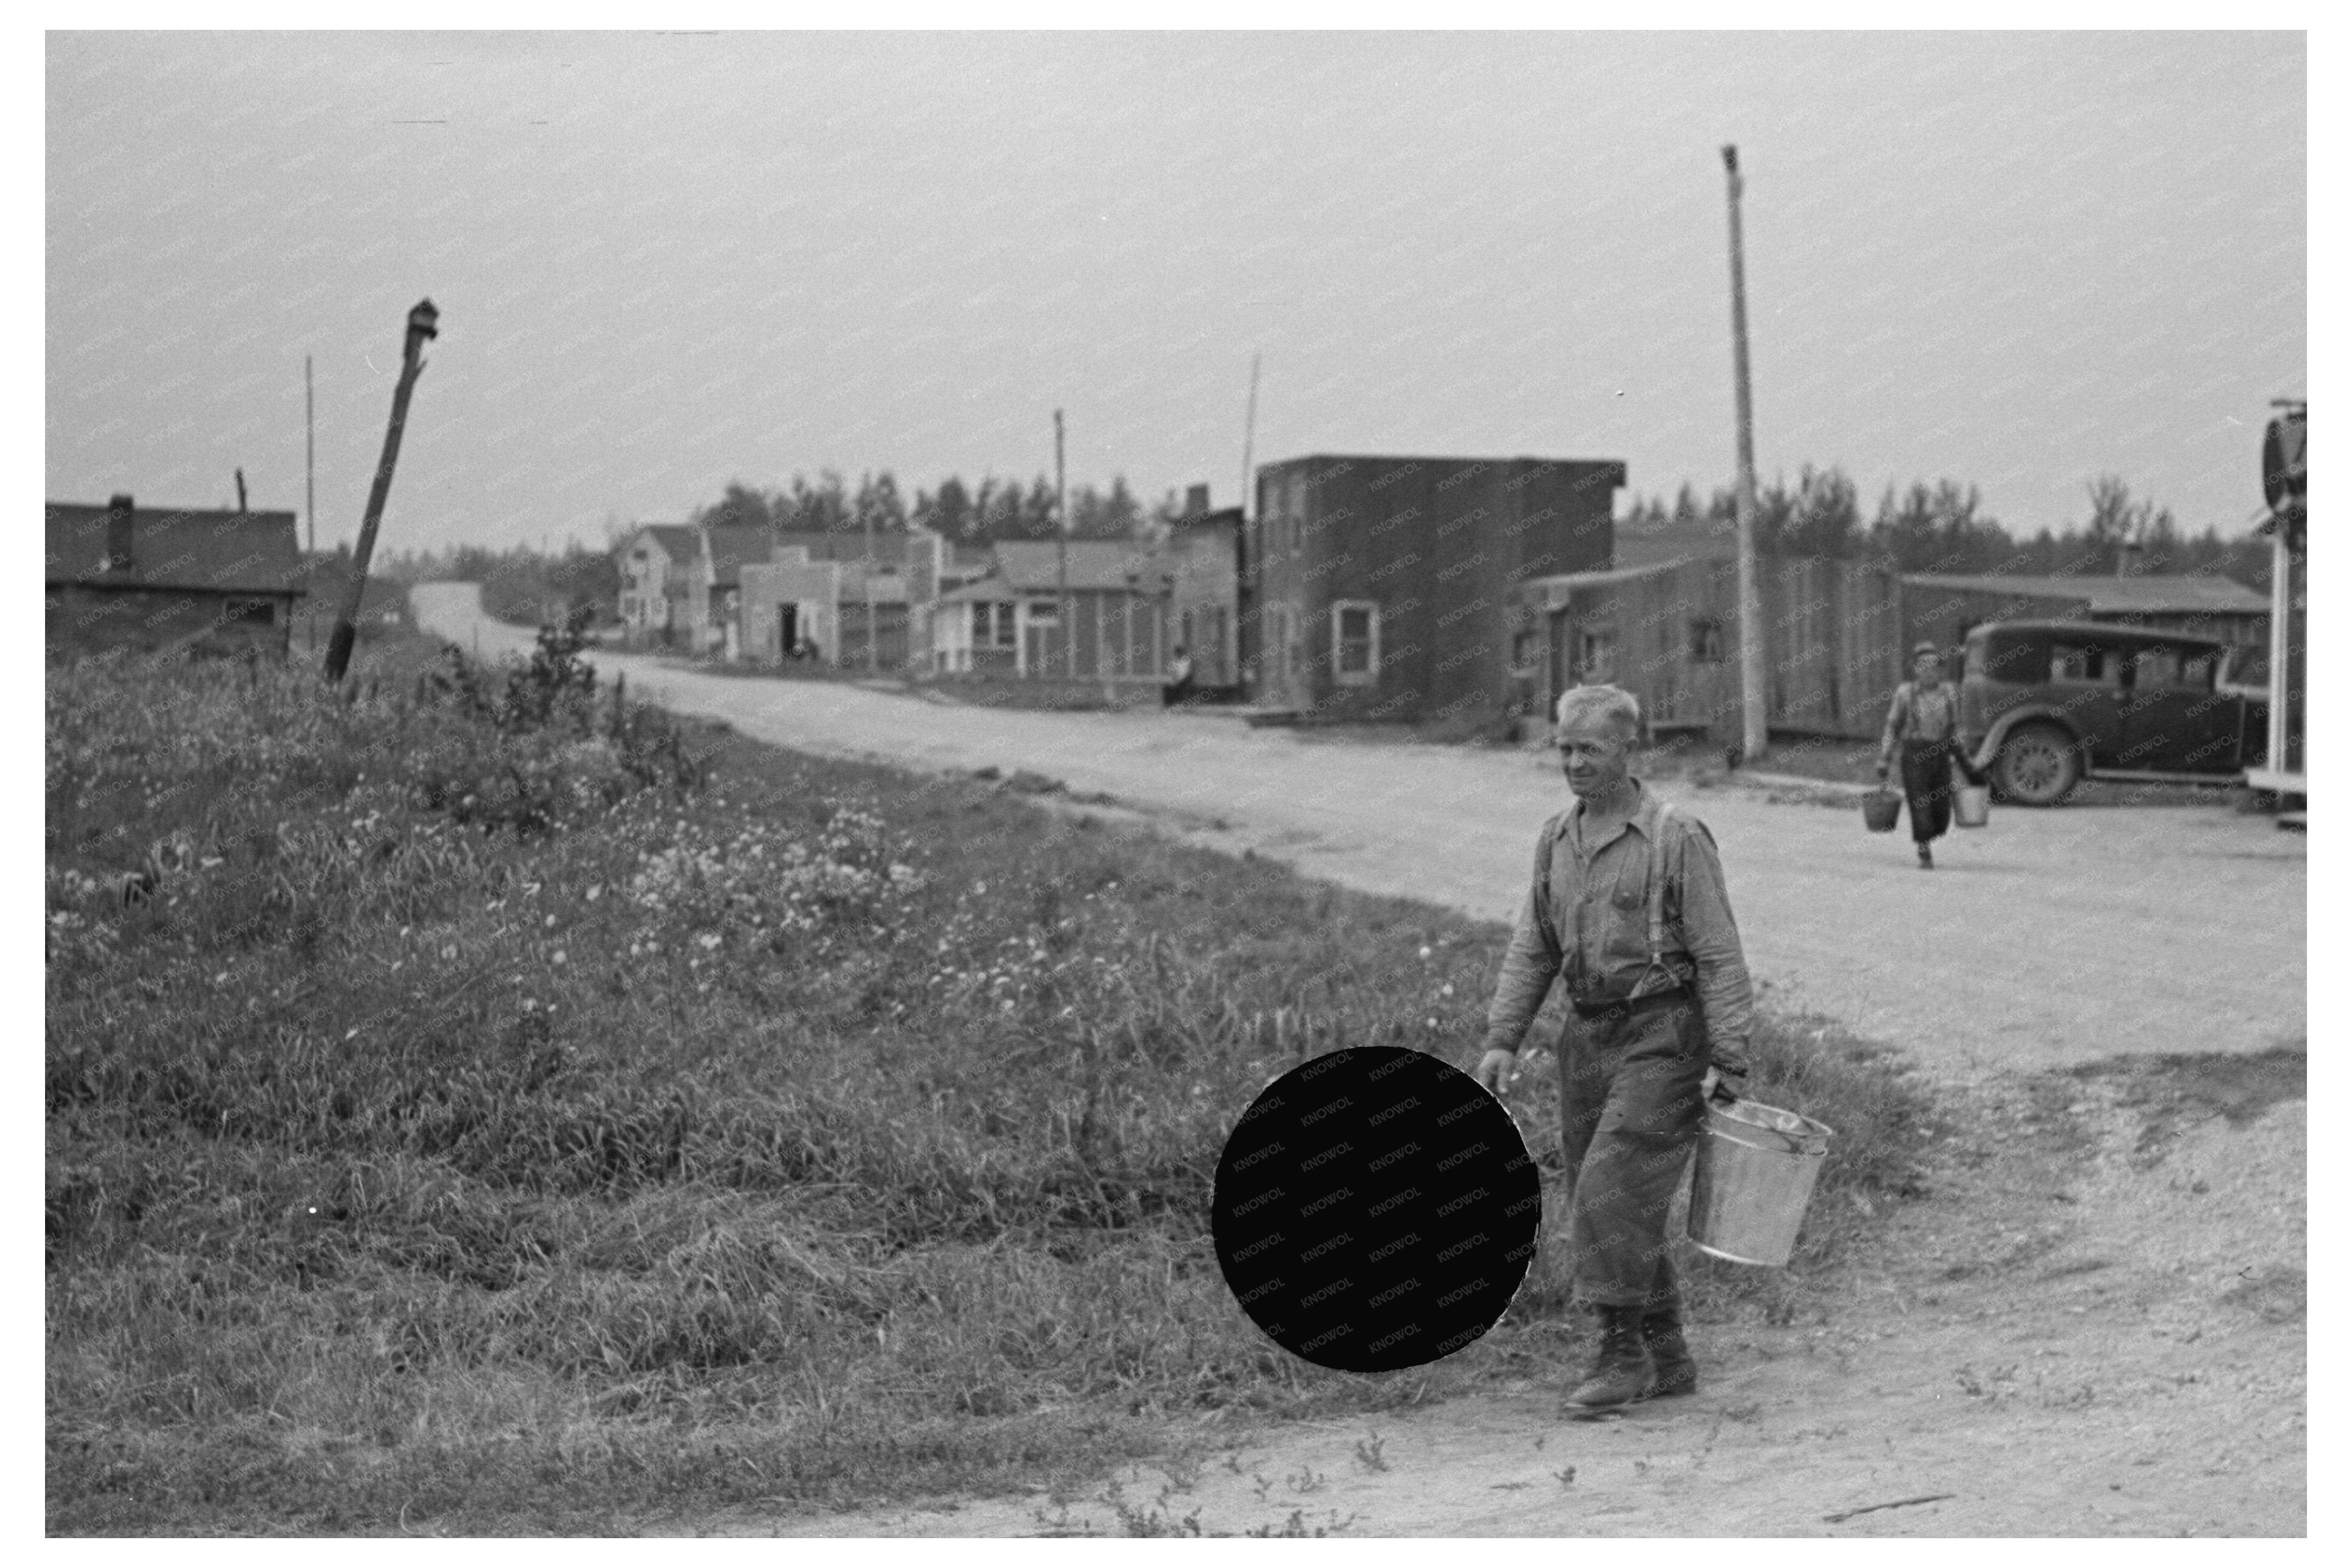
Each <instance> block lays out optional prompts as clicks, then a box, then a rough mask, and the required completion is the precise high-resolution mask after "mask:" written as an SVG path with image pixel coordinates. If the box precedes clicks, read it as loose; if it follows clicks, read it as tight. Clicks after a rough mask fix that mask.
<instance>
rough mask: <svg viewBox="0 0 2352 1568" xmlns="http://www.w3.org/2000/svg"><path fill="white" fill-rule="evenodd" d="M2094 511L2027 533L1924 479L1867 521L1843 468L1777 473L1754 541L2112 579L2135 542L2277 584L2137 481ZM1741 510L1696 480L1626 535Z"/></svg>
mask: <svg viewBox="0 0 2352 1568" xmlns="http://www.w3.org/2000/svg"><path fill="white" fill-rule="evenodd" d="M2084 489H2085V490H2086V491H2087V506H2086V510H2085V515H2084V518H2083V519H2082V520H2081V521H2078V522H2069V523H2068V524H2067V525H2066V529H2065V531H2063V533H2053V531H2051V530H2049V529H2047V528H2044V529H2042V531H2040V532H2038V533H2036V534H2035V535H2034V536H2033V537H2032V538H2031V539H2021V538H2019V537H2017V536H2016V535H2014V534H2012V533H2011V531H2009V530H2008V529H2006V528H2004V527H2002V526H2001V524H2000V521H1999V520H1998V519H1996V518H1995V517H1993V516H1992V514H1991V513H1990V512H1989V511H1987V510H1985V508H1984V503H1983V500H1982V498H1981V497H1979V494H1978V492H1977V487H1976V486H1974V485H1963V484H1961V483H1959V482H1958V480H1955V479H1938V480H1937V481H1936V482H1935V483H1934V484H1933V485H1929V484H1927V483H1924V482H1918V481H1915V482H1913V483H1912V484H1911V485H1910V486H1909V487H1908V488H1907V489H1901V490H1897V489H1895V487H1894V486H1892V485H1889V486H1888V487H1887V488H1886V490H1885V494H1883V495H1882V496H1880V498H1879V501H1878V511H1877V515H1876V516H1875V517H1874V518H1872V519H1871V521H1869V522H1868V523H1867V524H1865V523H1864V521H1863V517H1862V507H1861V504H1860V501H1859V499H1858V498H1857V496H1856V494H1855V490H1854V484H1853V480H1852V479H1848V478H1847V477H1846V475H1845V474H1844V472H1843V470H1841V469H1839V468H1813V467H1812V466H1811V465H1810V464H1808V465H1807V466H1806V467H1804V468H1801V469H1800V470H1799V472H1798V475H1797V482H1796V483H1795V484H1793V485H1791V484H1789V483H1788V482H1787V481H1786V480H1785V479H1780V478H1775V479H1773V481H1772V482H1771V483H1770V484H1769V485H1759V487H1758V489H1757V495H1756V544H1757V548H1758V549H1759V551H1763V552H1769V553H1774V554H1783V555H1814V556H1827V557H1832V558H1835V559H1843V560H1875V561H1882V562H1885V563H1887V564H1888V565H1890V566H1892V567H1894V568H1895V570H1896V571H1899V572H1941V573H1950V574H1961V575H1972V574H2011V575H2020V576H2072V575H2079V574H2092V575H2106V574H2113V573H2114V571H2115V570H2116V562H2117V560H2118V559H2119V557H2120V556H2121V554H2122V552H2123V551H2124V549H2125V548H2126V546H2129V545H2137V546H2138V547H2139V549H2140V560H2139V563H2138V567H2137V569H2138V570H2139V571H2142V572H2150V573H2157V572H2161V573H2211V574H2218V575H2221V576H2224V577H2231V578H2234V579H2235V580H2237V581H2238V582H2241V583H2243V584H2246V585H2247V586H2248V587H2252V588H2257V589H2267V588H2268V587H2269V586H2270V563H2271V554H2270V544H2269V542H2268V541H2267V540H2264V539H2262V538H2259V537H2255V536H2252V535H2249V536H2246V537H2242V538H2237V539H2223V538H2222V537H2221V531H2220V530H2219V529H2216V528H2210V527H2209V528H2207V529H2206V530H2205V531H2204V532H2202V533H2195V534H2192V533H2189V532H2187V531H2184V530H2183V529H2182V528H2181V527H2180V525H2179V522H2178V521H2176V520H2175V519H2174V518H2173V515H2172V512H2171V510H2170V509H2169V508H2167V507H2162V506H2158V505H2157V504H2156V503H2155V502H2154V501H2152V500H2146V499H2142V498H2138V497H2135V496H2134V495H2133V494H2132V492H2131V487H2130V486H2129V485H2127V484H2126V483H2125V482H2124V481H2123V480H2122V479H2118V478H2116V476H2115V475H2112V474H2103V475H2101V476H2100V477H2099V478H2097V479H2093V480H2091V481H2090V483H2089V484H2088V485H2086V486H2085V487H2084ZM1733 516H1734V507H1733V500H1732V492H1731V490H1730V489H1727V488H1726V489H1717V490H1716V491H1715V492H1714V493H1713V494H1712V495H1710V496H1708V497H1707V498H1706V500H1705V501H1704V502H1702V501H1700V500H1699V499H1698V496H1697V494H1696V492H1695V491H1694V490H1693V489H1691V487H1690V486H1689V485H1687V484H1685V486H1683V488H1682V490H1681V492H1680V493H1679V494H1677V495H1676V496H1675V499H1674V502H1673V504H1672V505H1669V504H1668V503H1667V502H1666V501H1665V500H1664V499H1663V498H1661V497H1657V496H1650V497H1645V498H1637V499H1636V500H1634V502H1633V506H1632V508H1631V509H1630V510H1629V512H1628V514H1627V516H1626V519H1625V521H1623V522H1622V523H1621V524H1620V525H1619V527H1620V529H1621V531H1624V532H1629V533H1630V532H1647V531H1653V530H1656V529H1661V528H1675V529H1677V530H1681V529H1687V528H1693V527H1706V528H1721V529H1726V530H1727V529H1729V528H1730V527H1731V526H1732V521H1733Z"/></svg>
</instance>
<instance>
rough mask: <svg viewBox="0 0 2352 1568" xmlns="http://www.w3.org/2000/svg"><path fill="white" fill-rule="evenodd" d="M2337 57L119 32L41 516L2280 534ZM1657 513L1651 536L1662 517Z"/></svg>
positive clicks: (520, 537) (571, 533)
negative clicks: (1442, 472)
mask: <svg viewBox="0 0 2352 1568" xmlns="http://www.w3.org/2000/svg"><path fill="white" fill-rule="evenodd" d="M2305 60H2306V57H2305V42H2304V37H2303V36H2302V35H2301V34H2297V33H2238V34H2216V33H2201V34H2200V33H2145V34H2133V33H2099V34H2090V33H2070V34H2015V33H1970V34H1951V33H1896V34H1836V33H1807V34H1797V33H1747V34H1726V33H1674V34H1663V33H1662V34H1637V33H1601V34H1592V33H1549V34H1528V33H1477V34H1431V33H1412V34H1400V33H1387V34H1343V33H1265V34H1242V33H1193V34H1167V33H1150V34H1037V33H1024V34H1009V33H1005V34H942V33H897V34H757V35H740V34H719V35H678V36H670V35H657V34H619V35H594V36H589V35H572V34H544V33H542V34H485V33H466V34H382V33H374V34H370V33H358V34H350V33H345V34H299V33H297V34H267V35H264V34H250V33H247V34H240V33H210V34H177V35H142V34H124V33H108V34H89V33H51V34H49V35H47V45H46V82H45V99H46V121H47V124H46V132H47V135H46V142H47V145H46V155H45V174H46V180H47V183H46V192H45V199H46V207H47V258H46V259H47V270H46V282H45V289H46V298H45V303H46V316H45V328H46V334H47V344H46V348H47V353H46V372H47V374H46V416H47V425H46V437H47V439H46V465H47V474H46V482H47V493H48V496H49V497H50V499H53V500H83V501H102V500H104V499H105V498H106V497H107V496H108V495H110V494H112V493H115V492H117V491H125V490H127V491H129V492H131V493H132V494H133V495H135V496H136V497H137V498H138V500H140V502H141V504H142V505H155V506H209V505H225V504H228V503H230V502H231V501H233V500H234V497H235V481H234V479H233V474H234V472H235V470H236V469H237V468H240V467H241V468H243V469H244V471H245V474H246V477H247V483H248V486H249V493H250V500H251V504H252V505H253V506H255V507H257V508H277V509H285V510H296V511H298V512H299V511H301V510H303V505H304V480H303V468H304V439H303V432H304V391H303V362H304V358H305V356H306V355H307V356H310V358H311V359H312V360H313V361H314V363H315V384H316V430H317V458H316V474H317V539H318V542H319V543H320V545H321V546H322V547H331V545H332V544H333V543H334V542H337V541H341V540H349V539H352V538H353V537H355V536H356V534H357V531H358V526H359V521H360V516H361V512H362V507H363V505H364V502H365V500H366V494H367V489H368V483H369V480H370V479H371V477H372V475H373V468H374V464H375V461H376V458H377V455H378V453H379V451H380V450H381V447H382V445H383V432H384V422H385V418H386V415H387V414H388V412H389V409H390V405H391V400H392V390H393V385H394V380H395V377H396V375H397V372H398V368H399V361H400V343H401V335H402V326H403V322H404V319H405V316H406V313H407V310H408V308H409V307H410V306H411V305H412V304H414V303H415V301H416V300H418V299H420V298H423V297H426V296H429V297H430V298H431V299H432V300H433V301H434V303H435V304H436V306H437V307H438V308H439V309H440V311H441V323H440V325H441V335H440V338H439V339H438V341H437V342H435V343H433V344H432V345H430V346H429V347H428V349H427V351H426V355H425V359H426V369H425V374H423V376H422V377H421V379H420V380H419V382H418V384H417V386H416V391H415V402H414V405H413V407H412V409H411V412H410V416H409V420H408V425H407V429H406V432H405V436H404V443H403V446H402V448H401V452H400V459H399V468H398V470H397V474H396V477H395V479H394V484H393V488H392V494H391V502H390V505H389V507H388V508H387V510H386V512H385V517H384V522H383V534H382V537H381V540H380V542H379V546H378V548H379V549H380V550H383V551H387V552H397V551H401V550H406V549H416V548H428V547H441V546H446V545H451V544H457V543H466V542H472V543H481V544H488V545H490V546H493V547H498V548H505V547H509V546H511V545H515V544H519V543H526V542H528V543H530V544H534V545H536V544H539V543H541V542H542V541H552V542H555V543H557V544H559V545H560V544H561V543H562V542H563V541H564V540H566V539H567V538H572V539H577V540H579V541H581V542H586V543H590V544H601V543H602V542H604V539H605V537H606V532H607V530H608V528H610V527H612V526H614V525H623V524H627V523H632V522H637V521H681V520H683V519H684V518H685V517H686V516H687V515H688V513H689V512H690V511H691V510H693V509H694V508H695V507H697V506H698V505H700V504H703V503H706V502H708V501H710V500H715V499H717V497H718V496H719V493H720V490H721V489H722V488H723V487H724V486H725V485H726V484H727V483H728V482H729V481H730V480H734V479H740V480H741V481H743V482H745V483H748V484H751V485H753V486H756V487H760V488H763V489H764V488H772V487H778V486H782V485H783V484H785V483H787V482H788V481H789V480H790V479H791V477H792V476H793V474H795V473H801V474H806V475H809V476H811V477H812V478H814V476H815V475H816V474H817V473H818V472H819V471H820V470H822V469H824V468H834V469H837V470H840V471H841V472H843V473H845V475H847V476H848V478H849V480H850V482H851V484H852V485H853V486H854V485H855V484H856V480H857V479H858V477H859V475H860V474H861V473H864V472H866V471H872V470H879V469H884V468H887V469H889V470H891V471H893V472H894V473H895V474H896V476H897V477H898V482H899V485H900V488H901V489H902V491H904V492H906V493H908V495H909V496H911V494H912V492H913V490H914V489H916V488H918V487H920V488H925V489H929V488H932V487H935V486H936V485H937V483H938V482H939V480H940V479H941V478H942V477H944V476H946V475H948V474H951V473H952V474H959V475H961V476H962V477H963V478H964V479H966V480H967V481H971V480H974V479H977V478H978V477H979V476H980V475H982V473H994V474H998V475H1008V474H1010V475H1017V476H1019V477H1021V478H1022V479H1024V480H1026V479H1030V478H1033V477H1034V476H1036V475H1038V474H1040V473H1047V474H1050V473H1051V471H1052V468H1053V464H1054V441H1053V412H1054V410H1055V408H1057V407H1058V408H1062V409H1064V410H1065V411H1066V418H1067V423H1068V451H1067V460H1068V475H1069V482H1070V484H1071V485H1072V486H1073V487H1074V488H1075V487H1076V486H1078V485H1081V484H1092V485H1096V486H1098V487H1099V486H1104V485H1107V484H1108V482H1109V481H1110V479H1111V478H1112V477H1113V476H1114V475H1124V476H1125V477H1126V478H1127V479H1128V481H1129V484H1130V485H1131V486H1132V487H1134V488H1135V489H1136V490H1137V491H1138V492H1139V493H1140V494H1142V495H1143V496H1144V497H1145V498H1146V499H1147V500H1150V499H1156V498H1158V497H1159V496H1160V495H1161V494H1163V493H1164V492H1166V491H1167V490H1169V489H1176V488H1181V487H1182V486H1185V485H1188V484H1192V483H1197V482H1202V481H1206V482H1208V483H1209V484H1210V485H1211V486H1212V487H1213V498H1214V500H1215V501H1216V502H1217V504H1220V505H1223V504H1230V503H1232V502H1233V501H1234V500H1237V499H1239V496H1238V492H1239V490H1240V489H1241V478H1242V471H1243V447H1244V433H1245V431H1244V426H1245V423H1246V421H1245V410H1246V407H1247V403H1248V397H1249V388H1250V365H1251V360H1252V356H1253V355H1262V356H1263V374H1262V378H1261V383H1260V387H1259V393H1258V400H1257V413H1256V421H1255V458H1256V460H1257V461H1258V462H1260V463H1264V462H1270V461H1276V460H1279V459H1281V458H1290V457H1296V456H1301V455H1305V454H1308V453H1316V452H1356V453H1396V454H1416V455H1435V456H1468V457H1502V456H1528V457H1543V458H1617V459H1621V460H1622V461H1623V462H1624V463H1625V464H1626V465H1627V468H1628V471H1629V490H1630V493H1638V494H1643V495H1648V494H1666V495H1671V494H1672V493H1673V491H1674V490H1675V489H1676V488H1677V487H1678V486H1680V485H1682V484H1683V483H1685V482H1688V483H1690V484H1692V485H1694V486H1696V488H1697V489H1699V490H1700V491H1701V492H1702V493H1704V492H1705V491H1706V490H1708V489H1712V488H1714V487H1717V486H1720V485H1727V484H1728V483H1729V482H1730V480H1731V478H1732V474H1733V469H1734V463H1735V450H1736V448H1735V429H1734V417H1733V384H1732V374H1731V366H1732V353H1731V327H1730V315H1731V312H1730V292H1729V287H1730V286H1729V268H1728V262H1727V211H1726V193H1725V179H1724V171H1723V166H1722V162H1721V158H1720V153H1719V149H1720V147H1721V146H1722V145H1723V144H1724V143H1726V142H1736V143H1737V144H1738V148H1739V158H1740V163H1741V167H1742V170H1743V173H1744V175H1745V181H1746V188H1745V195H1744V199H1743V206H1742V222H1743V226H1744V231H1745V244H1746V271H1747V287H1748V318H1749V337H1750V344H1751V361H1752V367H1753V369H1752V374H1753V385H1754V406H1755V441H1756V453H1757V463H1758V468H1759V474H1760V476H1761V477H1762V479H1763V480H1764V481H1765V482H1767V483H1769V482H1770V481H1771V480H1772V479H1773V478H1774V477H1775V476H1786V477H1788V478H1790V479H1793V478H1794V477H1795V476H1796V474H1797V472H1798V470H1799V468H1801V466H1802V465H1804V464H1808V463H1810V464H1813V465H1815V466H1825V465H1830V464H1835V465H1839V466H1841V467H1843V468H1844V469H1845V470H1846V472H1847V473H1848V474H1850V475H1851V476H1852V477H1853V479H1855V481H1856V483H1857V484H1858V485H1859V486H1860V488H1861V489H1862V492H1863V496H1864V507H1865V510H1870V509H1872V508H1874V506H1875V504H1876V500H1877V497H1878V495H1879V493H1880V492H1881V490H1882V489H1884V488H1885V486H1887V485H1888V484H1890V483H1895V484H1907V483H1909V482H1910V481H1912V480H1914V479H1929V480H1932V479H1938V478H1944V477H1949V478H1952V479H1958V480H1961V481H1963V482H1967V483H1973V484H1976V485H1978V486H1979V487H1980V489H1981V490H1982V493H1983V497H1984V502H1985V506H1986V508H1987V510H1990V512H1991V513H1992V514H1993V515H1994V516H1995V517H1997V518H1999V519H2000V521H2002V522H2004V523H2005V524H2007V525H2008V526H2009V527H2010V528H2011V531H2016V532H2020V533H2021V534H2026V535H2030V534H2032V532H2033V531H2037V530H2039V529H2041V528H2043V527H2049V528H2053V529H2063V528H2064V527H2065V526H2067V525H2068V524H2069V523H2072V522H2079V521H2081V520H2082V519H2083V518H2084V516H2085V515H2086V513H2087V510H2088V509H2087V505H2086V500H2085V486H2086V485H2087V483H2088V481H2089V480H2091V479H2093V478H2094V477H2095V476H2098V475H2101V474H2110V473H2111V474H2116V475H2119V476H2121V477H2122V478H2123V479H2126V481H2127V482H2128V483H2129V484H2130V485H2131V486H2132V487H2133V489H2135V491H2137V492H2138V493H2139V494H2141V495H2144V496H2148V497H2152V498H2153V499H2154V500H2157V501H2158V502H2159V503H2161V504H2162V505H2165V506H2167V507H2168V508H2170V509H2171V510H2172V511H2173V513H2174V514H2175V516H2176V517H2177V518H2178V519H2179V521H2181V523H2182V524H2184V525H2185V526H2186V527H2188V528H2189V529H2191V530H2195V531H2202V530H2203V529H2204V528H2205V527H2207V526H2208V525H2213V526H2217V527H2219V528H2220V529H2221V531H2222V532H2223V533H2224V534H2225V535H2228V534H2236V533H2242V532H2243V531H2245V530H2246V529H2247V528H2248V527H2249V526H2250V525H2251V523H2252V521H2253V520H2254V518H2255V517H2256V515H2257V514H2258V512H2259V510H2260V502H2261V490H2260V483H2259V447H2260V437H2261V432H2262V428H2263V421H2264V419H2265V418H2266V417H2267V416H2268V412H2269V408H2268V405H2269V402H2270V400H2271V399H2272V398H2273V397H2276V396H2280V395H2296V396H2300V395H2303V394H2304V391H2305V312H2306V286H2305V276H2306V263H2305V248H2306V233H2307V215H2306V189H2307V161H2306V148H2305V115H2306V108H2307V104H2306V93H2305ZM1622 501H1623V498H1621V510H1622Z"/></svg>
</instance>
